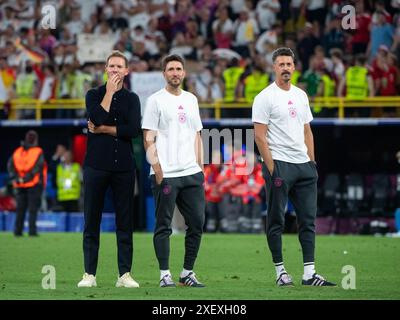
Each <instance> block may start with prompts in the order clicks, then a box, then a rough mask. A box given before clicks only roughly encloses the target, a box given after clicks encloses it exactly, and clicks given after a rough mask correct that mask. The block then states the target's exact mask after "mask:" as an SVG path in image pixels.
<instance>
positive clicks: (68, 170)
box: [56, 150, 82, 212]
mask: <svg viewBox="0 0 400 320" xmlns="http://www.w3.org/2000/svg"><path fill="white" fill-rule="evenodd" d="M56 178H57V200H58V204H59V205H60V206H61V208H62V210H63V211H66V212H77V211H80V210H79V199H80V197H81V181H82V172H81V166H80V164H79V163H77V162H73V161H72V152H71V151H69V150H67V151H65V152H64V156H63V161H62V162H61V163H59V164H58V165H57V177H56Z"/></svg>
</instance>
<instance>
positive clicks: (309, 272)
mask: <svg viewBox="0 0 400 320" xmlns="http://www.w3.org/2000/svg"><path fill="white" fill-rule="evenodd" d="M314 273H315V264H314V262H306V263H305V264H304V274H303V280H308V279H311V278H312V276H313V275H314Z"/></svg>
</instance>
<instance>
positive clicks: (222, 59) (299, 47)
mask: <svg viewBox="0 0 400 320" xmlns="http://www.w3.org/2000/svg"><path fill="white" fill-rule="evenodd" d="M46 4H50V5H53V6H54V7H55V8H56V28H55V29H45V28H43V25H42V18H43V13H42V11H41V9H42V8H43V7H44V6H45V5H46ZM349 4H350V5H353V6H354V8H355V12H356V16H355V22H356V24H355V28H354V26H353V27H352V21H351V18H352V17H351V16H346V13H345V14H343V13H342V8H343V7H344V6H345V5H349ZM0 21H1V23H0V104H3V110H2V112H3V114H2V115H1V116H2V118H8V117H9V116H10V114H11V112H10V111H11V110H10V103H9V101H10V100H12V99H27V101H28V100H29V99H39V100H41V101H47V100H49V99H83V97H84V96H85V93H86V91H87V89H88V88H90V87H92V86H96V85H101V84H102V83H103V82H104V81H105V80H106V78H105V73H104V65H103V63H95V62H85V63H81V62H80V60H79V59H78V55H79V50H80V45H79V44H78V35H80V34H92V35H99V36H100V35H108V36H110V37H111V38H112V39H113V42H114V43H113V48H114V49H117V50H120V51H121V52H123V53H124V54H125V55H126V56H127V57H128V59H129V70H130V72H131V73H140V72H146V71H159V70H160V62H161V59H162V57H163V56H165V55H166V54H173V53H175V54H179V55H182V56H183V57H184V58H185V60H186V63H187V66H186V68H187V70H188V71H189V72H188V76H187V78H186V79H185V83H184V86H185V89H187V90H189V91H191V92H193V93H194V94H195V95H196V96H197V97H198V99H199V101H200V102H201V103H212V102H214V101H217V100H220V99H221V100H223V101H224V102H226V103H231V102H235V101H240V102H245V103H247V104H249V105H250V104H251V102H252V100H253V99H254V97H255V96H256V95H257V94H258V93H259V92H260V91H261V90H262V89H263V88H265V87H266V86H267V85H268V83H271V82H272V81H274V78H273V77H274V76H273V72H272V52H273V51H274V50H275V49H276V48H278V47H281V46H286V47H290V48H291V49H292V50H293V51H294V52H295V54H296V57H297V58H298V60H297V61H296V69H297V70H296V72H295V73H294V75H293V77H292V83H293V84H296V85H298V86H300V87H301V88H303V89H304V90H305V91H306V92H307V93H308V95H309V97H310V98H313V97H317V96H322V97H334V96H347V97H351V98H354V99H363V98H365V97H367V96H397V95H398V94H399V90H400V74H399V67H400V65H399V59H400V1H399V0H391V1H390V0H387V1H383V0H378V1H372V0H366V1H362V0H360V1H341V0H291V1H290V0H279V1H278V0H253V1H252V0H220V1H217V0H147V1H144V0H130V1H122V0H87V1H75V0H63V1H53V2H52V1H40V0H31V1H30V0H15V1H12V2H11V1H8V0H0ZM346 21H347V22H348V23H349V26H350V28H348V29H346V28H344V27H343V23H344V22H346ZM125 82H126V83H125V84H126V86H127V87H128V88H130V89H132V90H135V88H132V86H131V83H130V77H125ZM360 88H361V89H360ZM385 110H386V109H385ZM0 111H1V110H0ZM202 111H203V110H202ZM234 111H237V110H233V111H232V110H231V111H228V112H224V113H223V116H248V115H249V113H247V114H244V113H240V112H239V113H238V112H234ZM328 111H329V112H332V110H326V109H321V108H316V107H314V109H313V112H314V113H315V114H316V115H317V116H318V115H320V116H324V115H326V114H328V115H332V114H329V113H327V112H328ZM380 112H382V110H381V111H380ZM390 112H392V113H390ZM395 112H396V110H395V109H393V110H389V113H385V114H384V115H395ZM382 114H383V113H382ZM382 114H380V115H382ZM49 115H50V116H51V117H56V118H73V117H77V118H83V117H84V116H85V115H84V110H77V111H75V110H56V111H55V112H52V113H49ZM210 115H211V114H209V113H207V111H206V110H205V112H204V113H202V116H203V117H208V116H210ZM367 115H370V113H369V111H368V113H367ZM375 115H376V114H375ZM34 116H35V115H34V111H33V110H19V111H18V113H16V117H17V118H19V119H29V118H34ZM58 149H60V148H57V151H56V152H55V154H54V157H53V159H52V160H51V163H50V168H49V171H50V173H51V176H52V179H53V180H54V181H50V182H51V184H52V185H53V186H54V187H55V188H56V189H57V196H56V197H57V198H56V197H55V196H54V197H53V198H52V200H53V202H51V203H49V206H50V207H51V208H53V209H54V207H57V206H58V207H57V208H58V209H57V210H67V211H76V210H77V209H81V203H80V198H81V197H80V193H81V192H80V184H81V174H80V167H78V164H77V163H72V161H71V160H72V159H71V154H70V153H69V152H68V151H66V150H63V151H60V150H58ZM64 149H65V148H64ZM236 152H239V151H236ZM232 154H233V153H232ZM230 156H232V155H230ZM240 157H241V153H239V154H238V156H237V157H235V159H236V158H238V159H239V158H240ZM255 160H256V159H255V158H254V157H253V158H251V159H250V158H249V159H244V161H243V162H242V163H240V161H239V162H233V163H232V164H227V163H224V165H221V166H220V165H215V164H211V165H208V166H207V167H206V168H205V188H206V198H207V199H206V200H207V221H206V230H207V231H210V232H213V231H223V232H234V231H241V232H260V230H261V228H262V213H263V211H262V203H264V202H265V201H263V200H262V197H263V196H264V195H263V188H262V186H263V184H264V181H263V178H262V175H261V170H260V164H259V163H257V161H256V163H250V164H251V166H250V167H251V168H252V170H251V172H250V174H247V175H244V176H243V175H237V174H236V170H237V168H236V167H237V166H239V167H240V166H241V165H242V166H245V167H246V166H248V165H249V161H250V162H251V161H255ZM71 168H74V170H72V169H71ZM70 176H73V177H74V179H75V180H74V181H72V179H71V177H70ZM72 182H73V183H74V185H76V188H73V190H72V189H71V188H70V187H68V188H67V189H68V190H69V191H68V192H65V190H64V191H63V188H65V186H70V184H72ZM71 190H72V191H71Z"/></svg>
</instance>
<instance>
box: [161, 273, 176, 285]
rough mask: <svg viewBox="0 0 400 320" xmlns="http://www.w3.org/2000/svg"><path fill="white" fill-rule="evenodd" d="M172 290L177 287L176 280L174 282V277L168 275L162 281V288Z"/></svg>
mask: <svg viewBox="0 0 400 320" xmlns="http://www.w3.org/2000/svg"><path fill="white" fill-rule="evenodd" d="M168 287H170V288H172V287H176V285H175V282H174V280H172V276H171V275H170V274H166V275H165V276H164V277H163V278H162V279H161V280H160V288H168Z"/></svg>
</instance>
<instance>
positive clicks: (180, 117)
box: [178, 112, 186, 123]
mask: <svg viewBox="0 0 400 320" xmlns="http://www.w3.org/2000/svg"><path fill="white" fill-rule="evenodd" d="M178 120H179V122H180V123H185V122H186V113H184V112H179V113H178Z"/></svg>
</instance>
